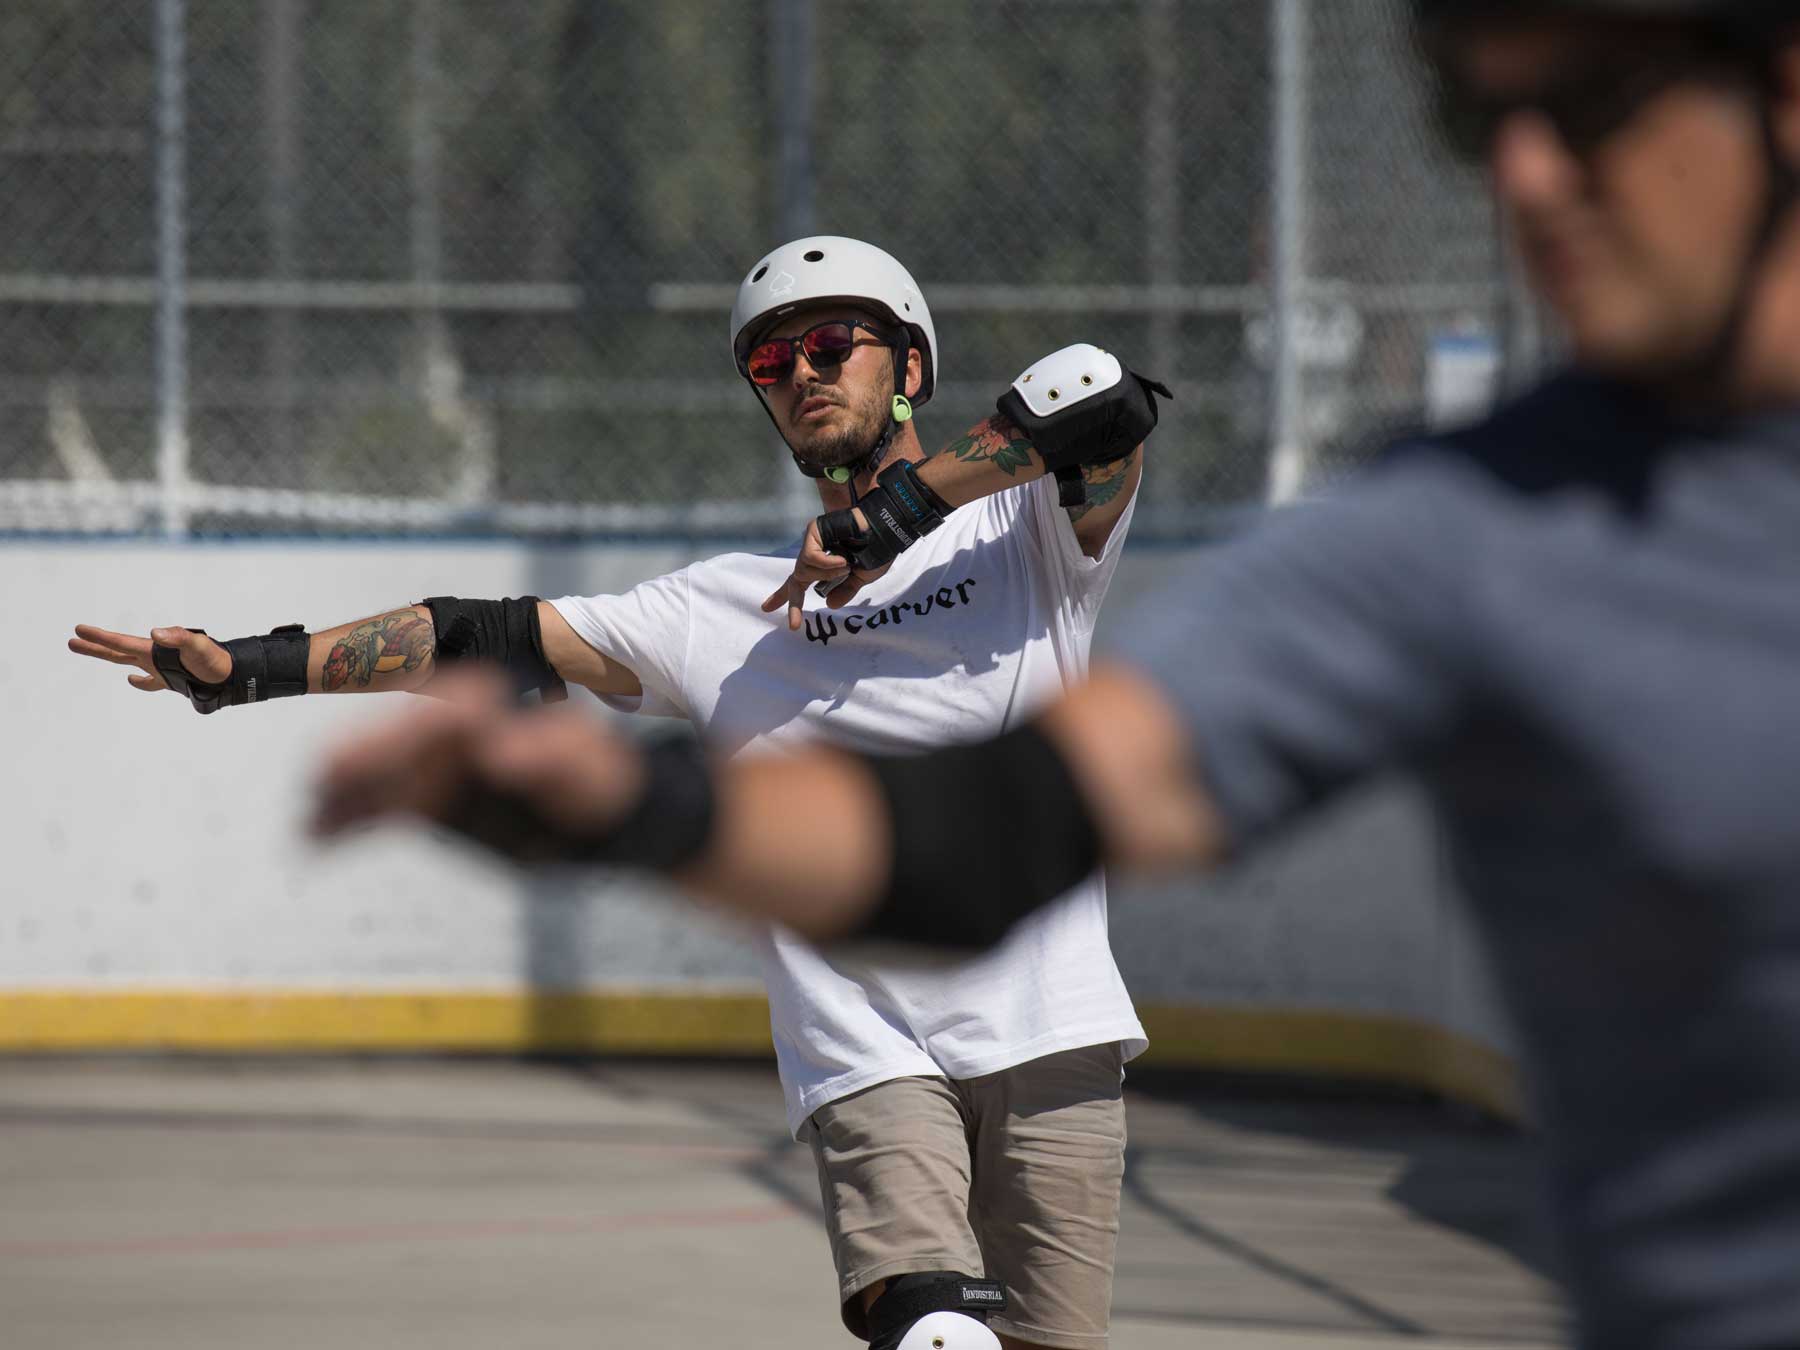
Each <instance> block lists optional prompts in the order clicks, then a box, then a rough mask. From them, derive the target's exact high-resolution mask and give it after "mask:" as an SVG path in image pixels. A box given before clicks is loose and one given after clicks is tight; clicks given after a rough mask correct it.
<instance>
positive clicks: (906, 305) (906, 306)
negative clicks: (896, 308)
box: [900, 301, 912, 314]
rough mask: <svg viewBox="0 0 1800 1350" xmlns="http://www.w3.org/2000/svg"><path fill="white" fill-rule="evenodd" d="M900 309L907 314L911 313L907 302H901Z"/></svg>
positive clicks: (910, 306) (910, 307)
mask: <svg viewBox="0 0 1800 1350" xmlns="http://www.w3.org/2000/svg"><path fill="white" fill-rule="evenodd" d="M900 308H901V309H903V310H905V311H906V312H907V313H908V314H911V313H912V305H911V304H910V303H909V302H906V301H902V302H901V304H900Z"/></svg>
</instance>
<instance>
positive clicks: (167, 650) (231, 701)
mask: <svg viewBox="0 0 1800 1350" xmlns="http://www.w3.org/2000/svg"><path fill="white" fill-rule="evenodd" d="M188 632H190V633H204V632H206V630H205V629H204V628H190V629H188ZM219 645H220V646H221V647H223V648H224V649H225V650H226V652H227V653H229V654H230V656H231V674H229V675H227V676H226V677H225V678H224V679H223V680H220V681H219V682H218V683H217V684H213V683H210V682H208V681H206V680H202V679H198V678H196V677H195V676H193V675H190V674H189V673H188V668H187V667H186V666H184V665H182V664H181V649H180V648H179V647H165V646H163V645H162V644H161V643H160V642H156V643H152V644H151V646H150V661H151V664H152V665H154V666H155V667H156V673H157V674H159V675H161V676H162V677H163V679H164V680H166V681H167V682H168V685H169V688H171V689H173V690H174V691H175V692H176V693H178V694H185V695H187V700H188V702H189V703H192V704H193V705H194V711H195V712H197V713H199V714H201V715H202V716H205V715H206V714H207V713H214V712H217V711H218V710H219V709H220V708H236V707H238V706H240V705H241V704H245V703H267V702H268V701H269V700H270V699H272V698H293V697H295V696H296V695H299V694H304V693H305V692H306V659H307V655H308V654H309V653H310V652H311V651H312V634H311V633H308V632H307V631H306V630H305V629H304V628H303V627H301V626H300V625H299V624H297V623H290V624H283V625H282V626H281V627H280V628H277V629H275V630H274V631H273V632H271V633H269V634H268V636H266V637H247V638H232V639H231V640H230V641H228V642H221V643H220V644H219Z"/></svg>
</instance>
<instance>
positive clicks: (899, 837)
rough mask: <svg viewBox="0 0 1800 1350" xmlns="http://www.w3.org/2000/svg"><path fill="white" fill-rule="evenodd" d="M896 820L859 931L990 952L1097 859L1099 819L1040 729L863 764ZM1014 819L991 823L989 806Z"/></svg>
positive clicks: (871, 759) (1088, 871) (1080, 877)
mask: <svg viewBox="0 0 1800 1350" xmlns="http://www.w3.org/2000/svg"><path fill="white" fill-rule="evenodd" d="M865 763H866V764H867V765H868V766H869V768H870V770H871V771H872V772H873V773H874V775H875V779H876V782H877V783H878V784H879V785H880V787H881V791H882V795H883V796H884V797H886V798H887V804H888V811H889V819H890V820H891V821H892V823H893V850H894V854H893V859H892V864H891V869H890V872H889V880H888V887H887V891H886V893H885V894H884V895H883V896H882V898H881V902H880V904H879V905H878V906H877V907H876V909H875V911H874V913H872V914H871V915H869V917H868V918H867V920H866V921H865V924H864V926H863V928H862V929H861V930H860V931H859V932H858V933H857V934H855V935H854V936H858V937H872V938H892V939H896V940H898V941H902V942H916V943H922V944H925V945H927V946H933V947H963V948H982V947H990V946H993V945H994V944H995V943H997V942H999V941H1000V940H1001V939H1002V938H1004V937H1005V936H1006V934H1007V932H1008V931H1009V930H1010V929H1011V928H1012V926H1013V925H1014V924H1015V923H1017V922H1018V921H1019V920H1020V919H1023V918H1024V917H1025V916H1026V915H1028V914H1030V913H1031V912H1032V911H1033V910H1035V909H1037V908H1038V907H1039V906H1041V905H1046V904H1048V903H1049V902H1050V901H1052V900H1055V899H1056V898H1057V897H1058V896H1061V895H1062V894H1064V893H1065V892H1067V891H1068V890H1069V889H1070V888H1071V887H1073V886H1075V885H1076V884H1077V883H1079V882H1080V881H1082V880H1084V879H1085V878H1086V877H1088V876H1089V875H1090V874H1092V872H1093V871H1094V869H1095V868H1097V867H1098V866H1099V865H1100V835H1099V831H1098V830H1097V829H1096V828H1095V826H1094V821H1093V815H1092V813H1091V812H1090V811H1089V809H1088V805H1087V802H1086V800H1085V799H1084V798H1083V797H1082V795H1081V791H1080V789H1079V788H1078V787H1077V786H1076V783H1075V779H1074V776H1073V775H1072V774H1071V773H1070V772H1069V767H1068V765H1067V764H1066V763H1064V761H1063V758H1062V754H1061V752H1059V751H1058V750H1057V749H1056V747H1055V746H1054V745H1052V744H1051V743H1050V742H1049V740H1047V739H1046V738H1045V736H1044V734H1043V733H1042V732H1041V731H1039V730H1038V729H1037V728H1036V727H1034V726H1024V727H1020V728H1019V729H1018V730H1016V731H1009V732H1007V733H1006V734H1005V735H1003V736H1000V737H998V738H996V739H994V740H991V741H985V742H983V743H981V744H979V745H958V746H951V747H949V748H947V749H944V750H935V751H933V752H931V753H930V754H926V755H913V756H905V757H895V758H883V757H875V756H871V757H869V758H868V759H866V760H865ZM996 802H1005V803H1007V804H1008V805H1009V807H1010V812H1009V815H1010V816H1011V819H1009V820H1008V821H1007V823H1006V824H1005V825H1003V826H1002V827H1000V828H995V826H994V823H993V822H994V809H993V808H994V803H996Z"/></svg>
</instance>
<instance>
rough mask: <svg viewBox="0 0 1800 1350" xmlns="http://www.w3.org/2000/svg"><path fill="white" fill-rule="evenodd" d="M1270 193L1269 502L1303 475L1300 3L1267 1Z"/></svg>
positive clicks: (1291, 492) (1291, 490) (1281, 497)
mask: <svg viewBox="0 0 1800 1350" xmlns="http://www.w3.org/2000/svg"><path fill="white" fill-rule="evenodd" d="M1270 4H1271V6H1272V8H1271V11H1270V36H1271V38H1272V43H1271V45H1272V48H1273V55H1274V61H1273V67H1274V88H1273V90H1272V95H1273V100H1274V106H1273V109H1272V112H1273V119H1272V122H1273V135H1272V137H1271V140H1272V149H1273V155H1272V158H1273V164H1272V166H1271V169H1272V173H1271V179H1272V182H1273V184H1274V190H1273V192H1272V193H1271V196H1270V201H1269V208H1270V209H1269V370H1270V379H1269V400H1270V403H1269V486H1268V496H1269V501H1270V502H1271V503H1276V504H1278V503H1281V502H1284V501H1287V500H1289V499H1290V498H1292V497H1294V496H1295V495H1297V494H1298V493H1299V491H1300V487H1301V484H1302V482H1303V480H1304V479H1305V477H1306V467H1307V466H1306V443H1305V441H1306V430H1305V424H1304V420H1303V416H1302V413H1303V408H1302V402H1303V400H1304V398H1305V389H1304V387H1303V384H1302V379H1301V375H1302V366H1301V361H1302V359H1303V354H1304V347H1303V337H1302V333H1301V324H1302V321H1303V315H1304V311H1305V306H1306V234H1305V225H1306V111H1307V99H1306V78H1307V69H1306V0H1270Z"/></svg>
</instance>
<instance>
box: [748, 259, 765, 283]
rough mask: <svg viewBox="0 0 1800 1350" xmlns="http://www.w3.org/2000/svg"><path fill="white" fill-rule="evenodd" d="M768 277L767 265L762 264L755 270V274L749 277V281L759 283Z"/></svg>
mask: <svg viewBox="0 0 1800 1350" xmlns="http://www.w3.org/2000/svg"><path fill="white" fill-rule="evenodd" d="M768 275H769V264H767V263H764V264H763V265H762V266H761V267H759V268H757V269H756V272H755V274H754V275H753V276H751V278H750V280H752V281H761V280H762V279H763V278H764V277H766V276H768Z"/></svg>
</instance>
